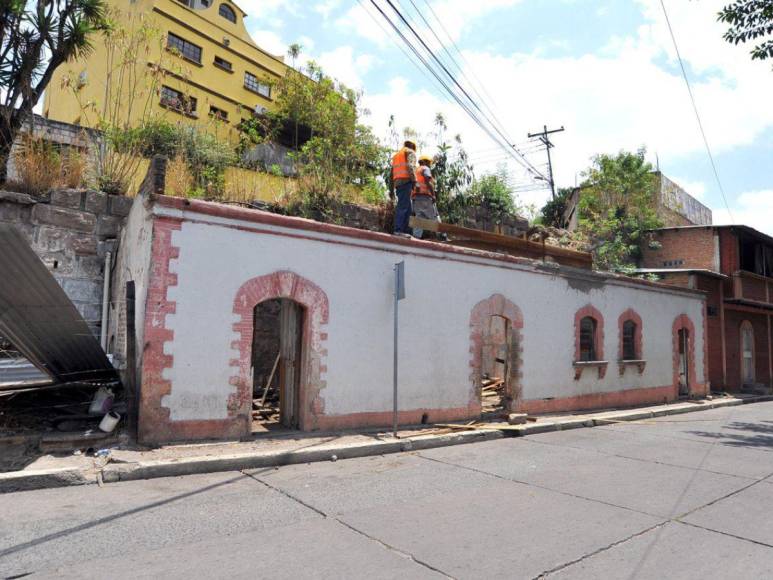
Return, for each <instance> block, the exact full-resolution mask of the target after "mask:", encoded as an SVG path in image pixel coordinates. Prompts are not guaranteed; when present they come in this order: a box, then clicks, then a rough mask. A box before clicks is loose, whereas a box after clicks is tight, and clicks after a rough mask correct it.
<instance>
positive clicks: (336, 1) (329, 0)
mask: <svg viewBox="0 0 773 580" xmlns="http://www.w3.org/2000/svg"><path fill="white" fill-rule="evenodd" d="M340 5H341V0H323V1H318V2H317V3H316V5H315V6H314V11H315V12H316V13H317V14H321V15H322V18H324V19H325V20H327V19H328V18H330V13H331V12H333V11H334V10H335V9H336V8H338V7H339V6H340Z"/></svg>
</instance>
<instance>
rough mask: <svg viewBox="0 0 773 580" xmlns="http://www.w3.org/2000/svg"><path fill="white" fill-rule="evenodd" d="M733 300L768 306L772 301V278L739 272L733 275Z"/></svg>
mask: <svg viewBox="0 0 773 580" xmlns="http://www.w3.org/2000/svg"><path fill="white" fill-rule="evenodd" d="M733 298H734V299H735V300H749V301H752V302H760V303H767V304H770V303H771V302H772V301H773V278H766V277H765V276H760V275H759V274H753V273H751V272H746V271H744V270H739V271H738V272H735V273H734V274H733Z"/></svg>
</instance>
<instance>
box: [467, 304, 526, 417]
mask: <svg viewBox="0 0 773 580" xmlns="http://www.w3.org/2000/svg"><path fill="white" fill-rule="evenodd" d="M491 316H501V317H503V318H506V319H507V320H508V321H509V322H510V329H511V332H512V333H513V336H512V342H513V343H514V348H515V349H516V351H517V365H516V367H515V368H512V366H511V370H510V377H508V379H509V380H507V381H506V382H505V407H506V409H508V410H509V409H511V408H512V407H513V405H514V404H515V403H516V402H517V401H519V400H520V399H521V396H522V391H523V385H522V382H521V381H522V379H523V372H522V370H521V369H522V366H523V364H522V360H521V354H522V353H523V339H522V332H521V331H522V330H523V313H522V312H521V309H520V308H518V306H516V305H515V304H513V303H512V302H510V301H509V300H508V299H507V298H505V297H504V296H502V295H501V294H492V295H491V296H490V297H488V298H486V299H485V300H481V301H480V302H478V303H477V304H476V305H475V306H474V307H473V309H472V312H471V313H470V368H471V369H472V370H471V372H470V382H471V384H472V389H471V392H470V406H477V408H478V409H480V407H481V394H482V393H481V389H482V380H481V379H482V370H481V367H482V364H483V333H484V324H485V323H486V321H487V320H488V319H489V318H490V317H491ZM513 359H514V357H512V356H511V361H513Z"/></svg>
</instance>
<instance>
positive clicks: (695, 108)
mask: <svg viewBox="0 0 773 580" xmlns="http://www.w3.org/2000/svg"><path fill="white" fill-rule="evenodd" d="M660 5H661V7H662V8H663V15H664V16H665V17H666V24H667V25H668V32H669V34H671V41H672V42H673V43H674V50H675V51H676V58H677V59H678V60H679V68H681V69H682V77H683V78H684V83H685V84H686V85H687V93H688V94H689V95H690V102H691V103H692V109H693V111H695V118H696V119H697V120H698V128H699V129H700V131H701V136H702V137H703V144H704V145H705V146H706V152H707V153H708V155H709V161H710V162H711V169H712V170H713V171H714V178H715V179H716V180H717V185H718V186H719V193H720V194H722V200H723V201H724V202H725V207H726V208H727V213H728V215H729V216H730V221H732V222H735V218H734V217H733V212H732V210H731V209H730V204H728V203H727V197H725V189H724V188H723V187H722V181H721V180H720V179H719V172H718V171H717V164H716V163H714V155H713V154H712V153H711V147H710V146H709V140H708V139H707V138H706V131H704V129H703V122H702V121H701V116H700V113H699V112H698V105H697V104H696V103H695V96H694V95H693V93H692V87H691V86H690V80H689V79H688V78H687V71H686V70H685V68H684V62H682V55H681V54H680V53H679V46H677V44H676V35H675V34H674V29H673V28H672V27H671V20H670V19H669V17H668V10H666V4H665V2H664V0H660Z"/></svg>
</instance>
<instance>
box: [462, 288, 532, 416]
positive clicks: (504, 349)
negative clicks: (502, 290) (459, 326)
mask: <svg viewBox="0 0 773 580" xmlns="http://www.w3.org/2000/svg"><path fill="white" fill-rule="evenodd" d="M522 328H523V316H522V314H521V311H520V309H519V308H518V307H517V306H516V305H515V304H513V303H512V302H510V301H509V300H507V299H506V298H505V297H504V296H502V295H501V294H494V295H493V296H491V297H490V298H487V299H486V300H482V301H481V302H479V303H478V304H476V305H475V307H474V308H473V310H472V314H471V315H470V342H471V347H470V352H471V354H472V359H471V361H470V366H471V367H472V374H471V376H470V378H471V381H472V399H473V403H474V404H476V405H479V406H480V409H481V415H482V416H483V417H486V418H497V417H501V416H506V415H507V414H508V413H510V412H512V411H513V410H514V409H515V408H516V406H517V403H518V402H519V401H520V399H521V384H520V379H521V352H522V350H523V349H522V345H521V329H522Z"/></svg>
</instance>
